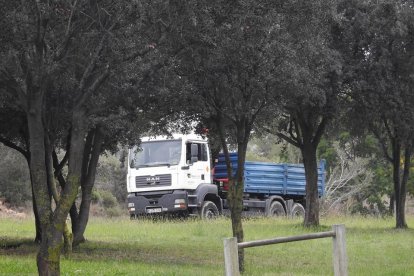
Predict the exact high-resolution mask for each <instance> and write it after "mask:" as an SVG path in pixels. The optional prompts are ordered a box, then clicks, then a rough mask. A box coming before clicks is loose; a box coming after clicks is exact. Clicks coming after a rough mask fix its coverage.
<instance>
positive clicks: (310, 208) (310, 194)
mask: <svg viewBox="0 0 414 276" xmlns="http://www.w3.org/2000/svg"><path fill="white" fill-rule="evenodd" d="M301 151H302V156H303V164H304V166H305V177H306V208H305V220H304V223H303V224H304V226H305V227H311V226H319V194H318V162H317V158H316V147H315V146H314V145H313V144H312V143H306V142H305V143H304V145H303V147H302V149H301Z"/></svg>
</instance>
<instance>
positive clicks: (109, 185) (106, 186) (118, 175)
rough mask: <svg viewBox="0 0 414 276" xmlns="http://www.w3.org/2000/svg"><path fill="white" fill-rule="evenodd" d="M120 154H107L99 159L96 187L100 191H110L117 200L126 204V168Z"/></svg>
mask: <svg viewBox="0 0 414 276" xmlns="http://www.w3.org/2000/svg"><path fill="white" fill-rule="evenodd" d="M119 155H120V152H117V153H116V154H109V153H107V154H105V155H103V156H101V158H100V159H99V164H98V167H97V173H96V180H95V187H96V188H97V189H98V190H107V191H110V192H111V194H113V195H114V196H115V197H116V200H117V201H118V202H119V203H121V204H123V203H125V202H126V196H127V189H126V167H123V166H122V163H121V161H120V160H119V157H120V156H119Z"/></svg>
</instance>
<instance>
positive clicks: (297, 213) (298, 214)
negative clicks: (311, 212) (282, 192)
mask: <svg viewBox="0 0 414 276" xmlns="http://www.w3.org/2000/svg"><path fill="white" fill-rule="evenodd" d="M291 216H292V218H303V217H305V208H303V206H302V204H300V203H295V204H293V207H292V214H291Z"/></svg>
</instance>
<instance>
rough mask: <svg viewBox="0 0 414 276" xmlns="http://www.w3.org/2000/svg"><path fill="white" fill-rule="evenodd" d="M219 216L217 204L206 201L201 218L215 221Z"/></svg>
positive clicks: (202, 207)
mask: <svg viewBox="0 0 414 276" xmlns="http://www.w3.org/2000/svg"><path fill="white" fill-rule="evenodd" d="M218 215H219V211H218V209H217V206H216V204H214V202H212V201H204V202H203V205H202V206H201V210H200V217H201V218H202V219H214V218H216V217H217V216H218Z"/></svg>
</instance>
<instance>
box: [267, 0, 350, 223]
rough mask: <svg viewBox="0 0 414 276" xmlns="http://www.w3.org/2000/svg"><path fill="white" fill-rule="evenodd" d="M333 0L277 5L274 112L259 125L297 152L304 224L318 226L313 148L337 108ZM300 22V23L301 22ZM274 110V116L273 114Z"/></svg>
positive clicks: (338, 64)
mask: <svg viewBox="0 0 414 276" xmlns="http://www.w3.org/2000/svg"><path fill="white" fill-rule="evenodd" d="M335 7H336V3H335V1H292V2H287V3H285V4H284V5H282V8H281V14H282V20H281V21H280V28H281V29H282V30H283V33H284V37H283V43H284V45H285V49H286V51H285V52H284V53H283V56H282V57H281V59H280V60H281V63H282V65H281V66H279V68H280V69H279V72H278V73H279V74H280V75H282V76H283V77H282V78H281V80H280V81H278V83H277V85H276V88H275V90H274V95H275V97H276V99H277V100H275V101H274V102H275V103H277V105H276V106H275V111H274V112H273V114H272V115H270V116H271V117H269V118H268V119H267V120H266V121H265V122H264V124H261V126H260V127H259V129H260V128H261V129H263V127H262V126H263V125H264V126H265V127H264V129H265V130H266V131H268V132H270V133H273V134H275V135H277V136H278V137H279V138H281V139H284V140H286V141H287V142H289V143H291V144H292V145H294V146H295V147H297V148H299V149H300V151H301V153H302V158H303V163H304V166H305V175H306V206H305V207H306V208H305V210H306V212H305V220H304V225H305V226H307V227H309V226H316V225H319V195H318V188H317V178H318V174H317V155H316V153H317V148H318V145H319V142H320V140H321V138H322V136H323V135H324V133H325V132H326V128H327V126H328V125H329V124H330V123H331V122H332V120H333V119H334V118H335V115H336V114H337V113H338V110H339V103H340V96H341V93H342V90H341V89H340V81H341V58H340V56H339V54H338V53H337V51H336V50H335V49H334V48H333V35H332V31H333V26H334V25H335V22H336V19H335V16H336V14H335V12H334V11H335ZM305 21H306V22H305ZM275 114H278V115H276V116H275Z"/></svg>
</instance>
